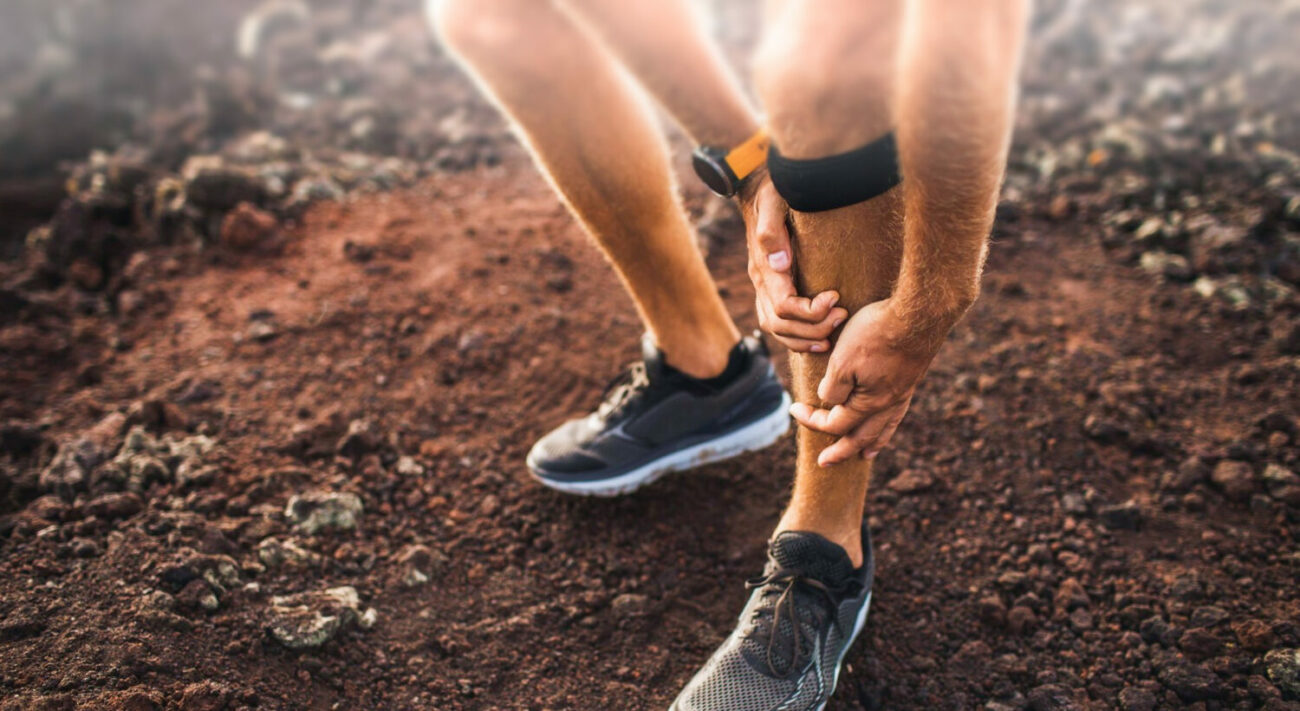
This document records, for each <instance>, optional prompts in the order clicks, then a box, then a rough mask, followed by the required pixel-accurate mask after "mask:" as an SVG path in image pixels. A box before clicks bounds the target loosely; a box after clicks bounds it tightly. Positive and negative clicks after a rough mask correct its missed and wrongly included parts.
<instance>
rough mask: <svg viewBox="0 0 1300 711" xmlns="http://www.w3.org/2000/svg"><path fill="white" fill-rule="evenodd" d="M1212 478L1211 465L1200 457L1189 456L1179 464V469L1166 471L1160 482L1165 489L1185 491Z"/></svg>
mask: <svg viewBox="0 0 1300 711" xmlns="http://www.w3.org/2000/svg"><path fill="white" fill-rule="evenodd" d="M1209 478H1210V467H1209V465H1208V464H1206V463H1205V460H1204V459H1201V458H1200V457H1188V458H1187V459H1184V460H1183V462H1182V463H1181V464H1179V465H1178V469H1177V470H1175V471H1171V472H1166V473H1165V475H1164V476H1163V477H1161V480H1160V484H1161V486H1162V487H1164V488H1165V489H1168V490H1170V491H1175V492H1184V491H1187V490H1189V489H1191V488H1192V487H1194V486H1196V485H1197V484H1200V483H1202V482H1205V481H1208V480H1209Z"/></svg>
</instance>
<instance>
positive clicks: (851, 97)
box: [755, 0, 903, 565]
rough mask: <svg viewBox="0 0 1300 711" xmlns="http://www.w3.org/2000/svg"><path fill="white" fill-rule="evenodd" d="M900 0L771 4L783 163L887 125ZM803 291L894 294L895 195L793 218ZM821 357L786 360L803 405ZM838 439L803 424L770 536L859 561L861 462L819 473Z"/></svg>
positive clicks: (898, 230) (770, 69) (768, 99)
mask: <svg viewBox="0 0 1300 711" xmlns="http://www.w3.org/2000/svg"><path fill="white" fill-rule="evenodd" d="M902 11H903V7H902V0H885V1H884V2H879V3H872V4H864V3H862V2H860V0H784V1H778V2H772V3H770V5H769V15H768V18H767V27H768V30H767V33H766V35H765V38H764V40H763V43H762V45H761V46H760V47H759V50H758V54H757V57H756V61H755V71H756V79H757V86H758V90H759V95H760V97H761V98H762V100H763V103H764V106H765V107H766V109H767V111H768V114H769V121H770V126H771V132H772V135H773V138H774V140H775V142H776V144H777V146H779V147H780V149H781V152H782V154H783V155H786V156H788V157H790V158H821V157H825V156H828V155H834V154H837V153H842V152H844V151H848V150H852V149H854V148H858V147H860V146H862V145H864V144H866V143H868V142H870V141H872V140H874V139H876V138H879V137H880V136H881V135H883V134H884V133H886V132H887V131H889V130H891V129H892V128H893V126H892V121H891V118H892V117H891V106H890V97H891V96H892V94H893V90H894V82H895V77H894V74H895V66H896V65H895V62H894V57H895V55H896V52H897V45H898V35H899V28H900V26H901V22H902ZM791 227H792V230H791V239H792V243H793V249H794V253H795V273H796V281H797V283H798V286H799V289H800V292H801V293H803V294H805V295H807V294H816V293H819V292H822V291H825V290H828V289H834V290H836V291H838V292H839V294H840V305H841V306H843V307H845V308H847V309H848V310H849V312H850V313H852V312H855V311H857V310H858V309H860V308H862V307H863V306H865V305H867V304H869V303H872V302H874V301H878V300H880V299H884V298H886V297H888V296H889V295H890V292H891V290H892V289H893V286H894V283H895V282H896V281H897V279H898V273H899V264H900V262H901V260H902V254H903V201H902V190H901V188H894V189H893V190H891V191H889V192H888V193H885V194H884V195H881V196H879V197H876V198H874V199H872V200H869V201H867V202H864V203H860V204H857V205H851V206H849V207H844V208H840V209H837V210H830V211H826V212H816V213H799V212H793V213H792V214H791ZM827 358H828V355H826V354H815V353H791V354H790V368H791V371H792V375H793V387H794V391H795V393H794V394H795V398H796V399H797V400H798V401H800V402H811V401H813V400H815V398H816V392H817V384H818V383H819V382H820V381H821V379H822V376H823V375H824V374H825V371H826V362H827ZM834 439H835V438H834V437H831V436H829V435H825V434H821V433H818V432H814V431H812V430H809V429H807V428H805V427H800V428H799V433H798V449H799V452H798V459H797V464H796V471H795V480H794V491H793V494H792V496H791V500H790V505H789V507H788V508H787V509H786V512H785V514H784V516H783V517H782V519H781V522H780V524H779V525H778V527H777V531H778V532H779V531H784V530H799V531H812V532H815V533H819V534H821V535H823V536H825V537H826V538H828V539H830V540H832V541H834V542H836V543H838V544H840V545H841V546H843V547H844V549H845V550H846V551H848V553H849V557H850V558H852V560H853V562H854V564H855V565H857V564H861V561H862V549H861V541H860V539H859V527H860V526H861V523H862V516H863V507H864V503H865V497H866V492H867V484H868V481H869V479H870V476H871V462H870V461H869V460H861V459H853V460H850V461H848V462H845V463H843V464H839V465H836V466H832V467H826V468H822V467H819V466H818V465H817V454H818V452H820V451H821V450H822V449H823V448H825V447H826V446H828V445H829V444H831V442H833V441H834Z"/></svg>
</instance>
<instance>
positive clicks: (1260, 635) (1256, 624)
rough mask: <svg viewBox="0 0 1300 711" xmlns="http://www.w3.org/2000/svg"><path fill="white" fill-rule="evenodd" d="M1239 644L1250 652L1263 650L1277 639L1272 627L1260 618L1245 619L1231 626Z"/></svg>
mask: <svg viewBox="0 0 1300 711" xmlns="http://www.w3.org/2000/svg"><path fill="white" fill-rule="evenodd" d="M1232 631H1233V634H1235V635H1237V641H1238V642H1240V643H1241V646H1242V647H1243V648H1245V649H1246V650H1248V651H1251V652H1257V653H1258V652H1264V651H1267V650H1268V649H1269V648H1271V647H1272V646H1273V644H1274V643H1275V642H1276V641H1277V638H1276V636H1275V635H1274V634H1273V628H1272V626H1271V625H1269V624H1268V623H1266V622H1264V621H1262V620H1246V621H1244V622H1241V623H1239V624H1235V625H1233V626H1232Z"/></svg>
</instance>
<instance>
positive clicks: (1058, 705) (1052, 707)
mask: <svg viewBox="0 0 1300 711" xmlns="http://www.w3.org/2000/svg"><path fill="white" fill-rule="evenodd" d="M1028 700H1029V708H1030V709H1032V711H1073V710H1074V709H1081V708H1083V707H1081V706H1079V704H1078V703H1076V702H1075V700H1074V694H1073V693H1072V692H1071V691H1070V690H1069V689H1068V688H1066V687H1064V686H1061V685H1060V684H1043V685H1042V686H1037V687H1034V688H1033V689H1031V690H1030V691H1029V697H1028Z"/></svg>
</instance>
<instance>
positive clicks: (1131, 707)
mask: <svg viewBox="0 0 1300 711" xmlns="http://www.w3.org/2000/svg"><path fill="white" fill-rule="evenodd" d="M1119 704H1120V708H1122V709H1123V710H1124V711H1153V710H1154V709H1155V707H1156V695H1155V694H1153V693H1151V692H1150V691H1147V690H1146V689H1139V688H1137V687H1134V686H1130V687H1128V688H1125V689H1123V690H1121V691H1120V692H1119Z"/></svg>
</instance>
